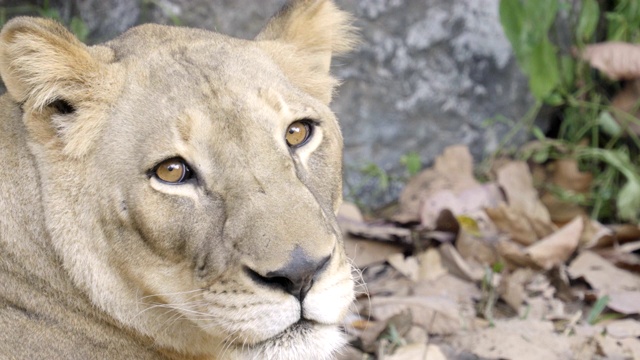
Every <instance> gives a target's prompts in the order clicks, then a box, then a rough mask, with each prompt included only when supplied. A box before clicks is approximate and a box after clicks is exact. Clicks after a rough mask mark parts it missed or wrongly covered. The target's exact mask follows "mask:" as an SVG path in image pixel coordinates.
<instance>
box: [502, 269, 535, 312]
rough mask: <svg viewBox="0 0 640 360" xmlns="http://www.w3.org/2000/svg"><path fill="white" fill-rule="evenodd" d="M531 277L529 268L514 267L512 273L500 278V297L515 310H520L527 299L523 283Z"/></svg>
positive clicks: (531, 273)
mask: <svg viewBox="0 0 640 360" xmlns="http://www.w3.org/2000/svg"><path fill="white" fill-rule="evenodd" d="M532 277H533V271H531V269H527V268H523V269H516V270H515V271H514V272H513V273H511V274H508V275H507V276H505V277H504V278H503V280H502V284H501V286H500V288H499V291H500V296H501V297H502V299H503V300H504V301H505V302H506V303H507V304H508V305H509V306H511V308H512V309H513V310H515V311H519V310H520V306H522V304H523V303H524V301H525V300H526V299H527V297H528V296H527V292H526V290H525V288H524V286H525V284H526V283H527V282H529V281H530V280H531V278H532Z"/></svg>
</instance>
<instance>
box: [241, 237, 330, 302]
mask: <svg viewBox="0 0 640 360" xmlns="http://www.w3.org/2000/svg"><path fill="white" fill-rule="evenodd" d="M330 258H331V256H326V257H324V258H321V259H320V260H314V259H312V258H310V257H308V256H307V255H305V254H304V251H303V250H302V249H301V248H300V247H296V248H295V249H294V250H293V251H292V252H291V260H290V261H289V263H288V264H287V265H285V266H284V267H282V268H280V269H278V270H275V271H269V272H267V273H266V274H265V275H261V274H260V273H258V272H257V271H255V270H253V269H250V268H245V269H246V271H247V273H248V274H249V276H250V277H251V278H252V279H253V280H254V281H255V282H257V283H260V284H263V285H267V286H271V287H276V288H280V289H283V290H284V291H286V292H287V293H289V294H291V295H293V296H295V297H296V298H297V299H298V300H299V301H300V302H302V301H303V300H304V298H305V296H307V293H308V292H309V290H311V287H312V286H313V282H314V281H315V278H316V277H317V276H318V275H319V274H320V273H322V271H324V269H325V268H326V267H327V264H328V263H329V259H330Z"/></svg>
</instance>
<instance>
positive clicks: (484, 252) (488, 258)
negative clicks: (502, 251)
mask: <svg viewBox="0 0 640 360" xmlns="http://www.w3.org/2000/svg"><path fill="white" fill-rule="evenodd" d="M496 244H497V239H496V237H480V236H474V235H472V234H470V233H468V232H467V231H460V233H459V234H458V238H457V240H456V245H455V246H456V248H457V249H458V252H459V253H460V255H462V257H463V258H465V259H466V260H474V261H476V262H477V263H479V264H482V265H491V264H494V263H496V262H497V261H498V251H497V250H496Z"/></svg>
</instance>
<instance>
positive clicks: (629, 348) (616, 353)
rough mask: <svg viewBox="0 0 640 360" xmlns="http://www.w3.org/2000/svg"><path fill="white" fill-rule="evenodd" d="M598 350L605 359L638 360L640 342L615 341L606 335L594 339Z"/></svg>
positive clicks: (631, 339) (627, 339) (628, 340)
mask: <svg viewBox="0 0 640 360" xmlns="http://www.w3.org/2000/svg"><path fill="white" fill-rule="evenodd" d="M596 340H597V342H598V348H599V350H600V352H601V353H602V355H604V356H605V358H607V359H621V360H623V359H624V360H626V359H640V340H638V339H636V338H626V339H616V338H612V337H610V336H606V335H600V336H597V337H596Z"/></svg>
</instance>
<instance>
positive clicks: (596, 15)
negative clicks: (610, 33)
mask: <svg viewBox="0 0 640 360" xmlns="http://www.w3.org/2000/svg"><path fill="white" fill-rule="evenodd" d="M599 19H600V7H599V5H598V2H597V1H596V0H582V9H581V10H580V17H579V18H578V26H577V28H576V38H577V39H578V41H582V42H589V40H590V39H591V37H592V36H593V33H594V32H595V31H596V27H597V26H598V20H599Z"/></svg>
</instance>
